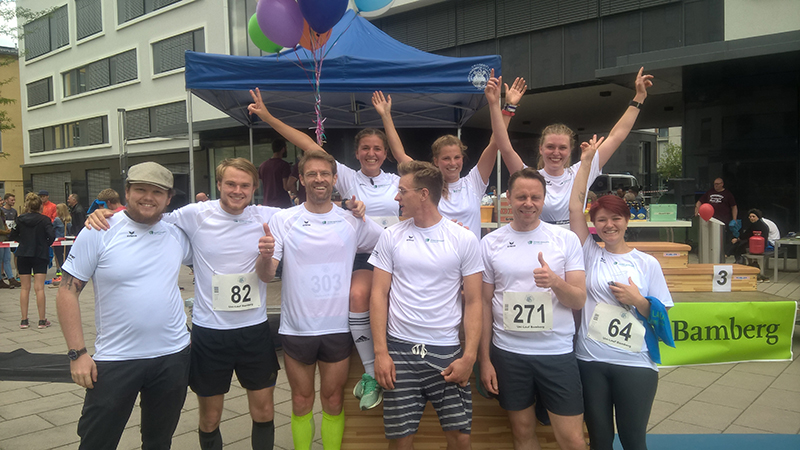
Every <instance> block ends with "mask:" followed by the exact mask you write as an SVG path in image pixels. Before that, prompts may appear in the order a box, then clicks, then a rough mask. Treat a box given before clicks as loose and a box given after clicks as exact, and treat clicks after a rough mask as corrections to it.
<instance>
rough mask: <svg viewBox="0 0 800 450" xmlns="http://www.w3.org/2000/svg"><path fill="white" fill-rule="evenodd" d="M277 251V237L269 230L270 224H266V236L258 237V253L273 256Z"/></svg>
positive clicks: (268, 256)
mask: <svg viewBox="0 0 800 450" xmlns="http://www.w3.org/2000/svg"><path fill="white" fill-rule="evenodd" d="M274 253H275V238H274V237H272V233H271V232H270V231H269V225H268V224H266V223H265V224H264V236H261V237H260V238H259V239H258V254H259V255H260V256H263V257H267V258H271V257H272V255H273V254H274Z"/></svg>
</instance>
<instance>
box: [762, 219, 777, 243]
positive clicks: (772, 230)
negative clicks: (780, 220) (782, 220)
mask: <svg viewBox="0 0 800 450" xmlns="http://www.w3.org/2000/svg"><path fill="white" fill-rule="evenodd" d="M761 220H762V221H763V222H764V223H765V224H767V227H768V228H769V237H768V238H767V240H768V241H769V243H770V244H772V245H775V241H777V240H778V239H780V238H781V232H780V230H778V226H777V225H775V222H773V221H771V220H769V219H766V218H764V217H762V218H761Z"/></svg>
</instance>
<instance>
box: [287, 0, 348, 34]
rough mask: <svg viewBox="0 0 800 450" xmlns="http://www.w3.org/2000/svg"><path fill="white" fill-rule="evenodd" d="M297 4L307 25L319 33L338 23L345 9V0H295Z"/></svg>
mask: <svg viewBox="0 0 800 450" xmlns="http://www.w3.org/2000/svg"><path fill="white" fill-rule="evenodd" d="M297 4H298V5H299V6H300V12H301V13H303V18H304V19H306V22H308V26H310V27H311V29H312V30H314V31H316V32H317V33H320V34H322V33H324V32H326V31H328V30H330V29H331V28H333V26H334V25H336V24H337V23H339V20H340V19H341V18H342V16H344V13H345V11H347V0H297Z"/></svg>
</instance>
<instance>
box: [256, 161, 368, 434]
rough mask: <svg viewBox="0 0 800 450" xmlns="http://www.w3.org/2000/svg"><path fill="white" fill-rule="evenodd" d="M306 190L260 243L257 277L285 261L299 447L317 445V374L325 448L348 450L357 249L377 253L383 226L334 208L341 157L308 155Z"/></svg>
mask: <svg viewBox="0 0 800 450" xmlns="http://www.w3.org/2000/svg"><path fill="white" fill-rule="evenodd" d="M299 175H300V182H301V183H303V186H305V188H306V201H305V202H304V203H303V204H302V205H298V206H295V207H293V208H289V209H284V210H281V211H280V212H278V213H276V214H275V215H274V216H273V217H272V220H270V222H269V226H264V228H263V232H264V235H263V236H261V238H260V239H259V243H258V250H259V257H258V260H257V261H256V272H257V273H258V276H259V278H260V279H261V281H262V282H269V281H271V280H272V278H273V277H274V276H275V269H276V268H277V266H278V263H279V262H281V261H282V262H283V275H282V278H281V280H282V290H281V326H280V329H279V330H278V333H279V334H280V336H281V344H282V346H283V351H284V353H285V356H284V363H285V365H286V375H287V378H288V379H289V385H290V386H291V390H292V422H291V423H292V440H293V441H294V448H296V449H303V450H307V449H310V448H311V443H312V442H313V440H314V426H315V425H314V417H313V412H312V408H313V406H314V397H315V389H314V375H315V370H316V368H317V367H319V372H320V376H321V383H320V400H321V403H322V426H321V430H320V431H321V435H322V445H323V447H325V449H328V450H330V449H339V448H341V443H342V436H343V434H344V410H343V406H344V394H343V390H344V385H345V383H346V382H347V373H348V369H349V358H350V353H351V351H352V348H353V339H352V335H351V334H350V324H349V309H350V300H349V298H350V277H351V274H352V272H353V260H354V258H355V255H356V252H357V251H358V252H361V253H369V252H372V249H373V247H375V243H376V242H377V241H378V237H379V236H380V234H381V232H382V231H383V229H382V228H381V226H380V225H378V224H377V223H376V222H374V221H372V220H364V219H363V218H362V219H358V218H356V217H354V216H353V214H351V213H350V212H348V211H346V210H344V209H342V208H339V207H336V206H334V205H333V204H332V203H331V194H332V193H333V185H334V184H335V183H336V178H337V175H336V160H334V159H333V157H332V156H330V155H329V154H327V153H325V152H323V151H320V150H312V151H307V152H306V153H305V156H303V159H301V160H300V162H299Z"/></svg>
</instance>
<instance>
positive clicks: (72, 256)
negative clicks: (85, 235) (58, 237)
mask: <svg viewBox="0 0 800 450" xmlns="http://www.w3.org/2000/svg"><path fill="white" fill-rule="evenodd" d="M73 259H75V255H74V254H73V253H70V254H69V256H67V261H72V260H73Z"/></svg>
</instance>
